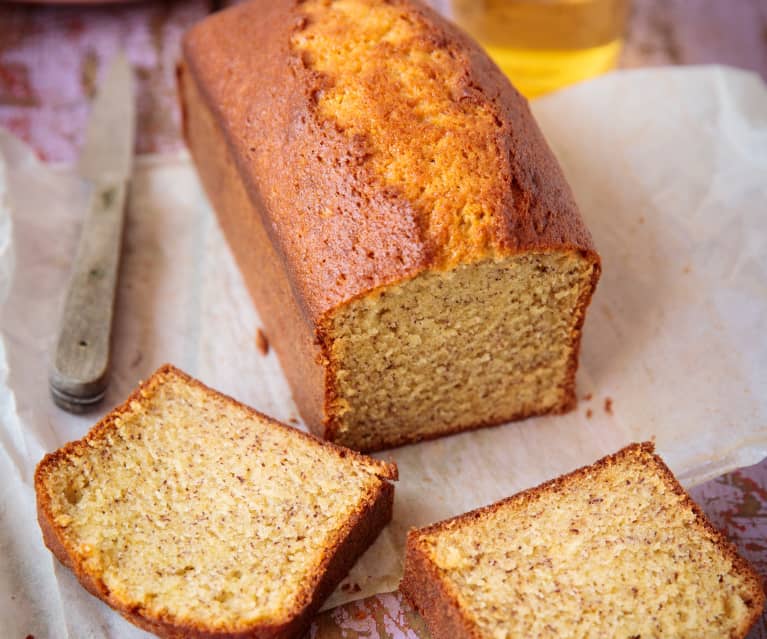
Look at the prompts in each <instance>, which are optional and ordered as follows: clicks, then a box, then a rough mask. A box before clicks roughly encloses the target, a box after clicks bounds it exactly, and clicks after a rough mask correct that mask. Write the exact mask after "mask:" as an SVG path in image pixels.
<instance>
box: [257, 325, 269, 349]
mask: <svg viewBox="0 0 767 639" xmlns="http://www.w3.org/2000/svg"><path fill="white" fill-rule="evenodd" d="M256 348H258V352H259V353H261V355H268V354H269V339H268V338H267V337H266V333H264V331H263V330H261V329H260V328H259V329H258V330H257V331H256Z"/></svg>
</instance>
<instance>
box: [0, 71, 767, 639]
mask: <svg viewBox="0 0 767 639" xmlns="http://www.w3.org/2000/svg"><path fill="white" fill-rule="evenodd" d="M533 110H534V112H535V114H536V116H537V117H538V119H539V121H540V123H541V127H542V128H543V130H544V132H545V134H546V135H547V137H548V139H549V140H550V142H551V145H552V147H553V148H554V150H555V152H556V153H557V155H558V156H559V157H560V159H561V161H562V164H563V165H564V168H565V171H566V173H567V175H568V178H569V179H570V181H571V183H572V185H573V188H574V190H575V194H576V198H577V200H578V202H579V204H580V206H581V209H582V211H583V214H584V216H585V217H586V220H587V222H588V225H589V227H590V228H591V230H592V232H593V234H594V239H595V242H596V245H597V248H598V249H599V251H600V253H601V254H602V258H603V267H604V274H603V276H602V280H601V282H600V284H599V288H598V290H597V293H596V296H595V298H594V300H593V303H592V306H591V309H590V312H589V314H588V316H587V320H586V327H585V334H584V339H583V349H582V358H581V368H580V371H579V373H578V394H579V396H580V397H581V398H584V397H589V396H590V397H591V399H588V400H587V399H581V402H580V403H579V406H578V409H577V410H576V411H575V412H573V413H570V414H569V415H565V416H559V417H547V418H537V419H530V420H527V421H524V422H519V423H515V424H511V425H507V426H503V427H499V428H493V429H485V430H482V431H477V432H475V433H469V434H463V435H457V436H453V437H448V438H444V439H441V440H437V441H433V442H428V443H422V444H417V445H413V446H408V447H405V448H400V449H397V450H394V451H390V452H387V453H383V454H382V456H383V457H390V458H393V459H395V460H396V461H397V463H398V464H399V467H400V476H401V479H400V481H399V483H398V485H397V492H396V506H395V516H394V521H393V522H392V524H391V525H390V526H389V528H388V529H387V530H386V531H385V532H384V533H383V534H382V535H381V537H380V538H379V540H378V542H377V543H376V544H375V546H374V547H373V548H372V549H371V550H370V551H369V552H368V553H367V554H366V555H365V556H364V557H363V558H362V559H361V560H360V561H359V562H358V564H357V566H356V567H355V569H354V570H353V572H352V574H351V575H350V576H349V578H348V579H347V581H348V582H352V583H355V584H358V585H359V586H360V587H361V591H359V592H356V593H355V594H354V595H351V597H355V598H356V597H361V596H365V595H368V594H372V593H374V592H381V591H385V590H392V589H394V588H396V586H397V582H398V578H399V575H400V572H401V561H402V554H403V542H404V539H405V533H406V530H407V529H408V528H409V527H411V526H418V525H423V524H426V523H429V522H433V521H436V520H439V519H442V518H445V517H448V516H451V515H455V514H457V513H460V512H463V511H465V510H468V509H471V508H474V507H477V506H480V505H483V504H487V503H489V502H492V501H494V500H496V499H499V498H501V497H505V496H508V495H510V494H512V493H514V492H516V491H518V490H520V489H523V488H527V487H530V486H532V485H535V484H537V483H539V482H541V481H544V480H546V479H549V478H551V477H553V476H555V475H558V474H560V473H562V472H565V471H569V470H572V469H573V468H575V467H577V466H579V465H583V464H587V463H590V462H592V461H594V460H595V459H597V458H598V457H600V456H601V455H603V454H606V453H609V452H612V451H614V450H616V449H618V448H619V447H621V446H622V445H624V444H626V443H628V442H631V441H636V440H645V439H649V438H652V437H654V438H655V439H656V442H657V445H658V449H659V451H660V452H661V454H662V455H663V456H664V457H665V459H666V460H667V461H668V463H669V464H670V466H671V468H672V469H673V470H674V471H675V472H676V473H677V474H678V475H679V476H680V477H681V479H682V480H683V482H684V483H685V484H687V485H688V486H689V485H692V484H695V483H697V482H700V481H703V480H705V479H709V478H711V477H714V476H716V475H718V474H720V473H723V472H725V471H729V470H732V469H734V468H736V467H739V466H743V465H748V464H751V463H755V462H757V461H759V460H761V459H762V458H764V457H765V456H767V337H765V330H766V329H767V218H766V216H767V91H766V90H765V86H764V85H763V84H762V82H761V81H760V80H759V79H758V78H757V77H756V76H754V75H750V74H747V73H743V72H736V71H733V70H725V69H722V68H700V69H685V70H679V69H666V70H652V71H650V70H642V71H631V72H620V73H615V74H612V75H609V76H606V77H603V78H601V79H598V80H596V81H593V82H590V83H587V84H583V85H581V86H577V87H575V88H572V89H569V90H565V91H562V92H561V93H559V94H556V95H552V96H550V97H547V98H544V99H541V100H539V101H537V102H535V103H534V104H533ZM0 151H1V152H2V154H3V156H4V158H5V160H4V170H3V177H2V178H0V193H2V194H3V195H2V197H3V207H2V213H1V214H0V292H1V293H3V294H5V295H6V296H7V298H6V300H5V302H4V304H3V307H2V311H1V314H0V330H1V331H2V342H1V343H0V420H1V424H2V428H0V478H1V480H2V481H0V494H1V495H2V499H3V501H2V504H0V558H2V559H0V562H2V563H0V636H3V637H24V636H26V635H27V634H32V635H34V636H35V637H50V638H52V639H54V638H59V637H71V638H73V639H84V638H90V637H93V638H96V637H98V638H101V637H110V638H116V637H120V638H128V639H131V638H133V637H141V636H146V635H145V634H144V633H142V632H141V631H139V630H137V629H135V628H133V627H132V626H131V625H130V624H128V623H127V622H125V621H123V620H122V619H121V618H120V617H119V616H118V615H116V614H115V613H113V612H112V611H111V610H109V609H108V608H107V607H106V606H104V605H103V604H101V603H100V602H99V601H97V600H96V599H95V598H93V597H91V596H90V595H88V594H87V593H86V592H85V591H84V590H82V589H81V588H80V587H79V586H78V585H77V583H76V581H75V579H74V577H72V575H71V574H70V573H69V572H68V571H67V570H65V569H63V568H61V567H60V566H59V565H58V564H57V563H56V562H54V561H53V560H52V559H51V556H50V554H49V553H48V552H47V551H46V550H45V549H44V547H43V545H42V543H41V539H40V533H39V530H38V528H37V525H36V523H35V520H34V498H33V493H32V489H31V483H30V482H31V478H32V473H33V470H34V466H35V464H36V463H37V462H38V461H39V459H40V458H41V457H42V455H43V454H44V452H45V451H49V450H52V449H54V448H56V447H58V446H59V445H61V444H62V443H64V442H65V441H67V440H70V439H73V438H79V437H81V436H83V435H84V434H85V432H86V431H87V430H88V428H89V427H90V426H91V425H92V424H93V423H94V422H95V421H96V420H97V418H98V417H99V416H100V415H101V414H103V413H104V412H105V411H107V410H108V409H110V408H111V407H113V406H115V405H116V404H117V403H119V402H120V401H121V400H123V399H124V398H125V397H126V396H127V394H128V393H129V391H130V390H131V389H132V388H133V387H134V385H135V384H136V383H137V382H138V381H139V379H141V378H145V377H146V376H147V375H149V374H150V373H151V372H152V371H153V370H154V369H155V368H156V367H158V366H159V365H160V364H162V363H163V362H166V361H169V362H173V363H175V364H176V365H178V366H180V367H181V368H183V369H185V370H187V371H189V372H190V373H192V374H194V375H196V376H198V377H200V378H201V379H202V380H203V381H204V382H206V383H208V384H210V385H211V386H213V387H215V388H218V389H220V390H222V391H224V392H226V393H228V394H230V395H233V396H234V397H236V398H238V399H240V400H241V401H243V402H245V403H247V404H250V405H252V406H254V407H256V408H257V409H259V410H261V411H264V412H266V413H268V414H270V415H273V416H275V417H277V418H278V419H281V420H285V421H287V420H290V419H291V418H293V419H296V418H298V413H297V411H296V408H295V406H294V404H293V402H292V400H291V398H290V394H289V391H288V388H287V386H286V384H285V381H284V378H283V375H282V372H281V370H280V367H279V364H278V362H277V360H276V358H275V357H274V355H273V354H269V355H268V356H267V357H263V356H261V355H260V354H259V353H258V351H257V349H256V346H255V335H256V330H257V328H258V327H259V320H258V315H257V314H256V312H255V310H254V308H253V306H252V305H251V302H250V300H249V298H248V296H247V294H246V292H245V289H244V287H243V283H242V280H241V277H240V275H239V273H238V271H237V269H236V267H235V265H234V262H233V260H232V257H231V255H230V253H229V251H228V249H227V247H226V245H225V243H224V241H223V239H222V236H221V234H220V232H219V229H218V227H217V225H216V222H215V219H214V217H213V215H212V213H211V210H210V208H209V206H208V204H207V203H206V200H205V197H204V195H203V193H202V191H201V189H200V186H199V183H198V182H197V179H196V176H195V172H194V169H193V167H192V166H191V164H190V162H189V160H188V158H187V157H186V156H185V155H179V156H175V157H164V158H151V159H143V160H142V161H140V162H139V163H138V166H137V169H136V175H135V179H134V181H133V185H132V190H131V200H130V211H129V216H128V227H127V236H126V242H125V254H124V260H123V265H122V276H121V282H120V290H119V299H118V309H117V325H116V329H115V339H114V378H113V383H112V386H111V387H110V391H109V394H108V396H107V398H106V400H105V402H104V404H103V406H102V407H101V409H100V410H99V411H98V412H97V413H94V414H92V415H88V416H84V417H73V416H70V415H67V414H66V413H64V412H62V411H60V410H59V409H57V408H56V407H55V406H54V405H53V403H52V402H51V400H50V399H49V396H48V390H47V379H46V378H47V364H48V360H49V356H50V352H51V348H52V342H53V338H54V331H55V328H56V324H57V319H58V313H59V308H60V304H61V301H62V295H63V291H64V287H65V285H66V282H67V279H68V274H67V270H68V266H69V263H70V259H71V257H72V255H73V254H74V248H75V243H76V239H77V236H78V232H79V224H80V220H81V218H82V214H83V210H84V209H83V201H84V197H85V195H86V190H85V188H84V186H83V185H82V184H81V183H80V182H79V181H78V180H77V179H76V178H75V177H74V176H73V173H72V171H71V170H64V169H52V168H50V167H46V166H44V165H42V164H40V163H38V162H37V161H36V160H35V159H33V156H32V154H31V153H30V151H29V150H28V149H27V148H26V147H24V146H23V145H22V144H21V143H19V142H17V141H16V140H14V139H12V138H11V137H10V136H9V135H7V134H2V135H0ZM11 222H12V225H13V230H12V233H11ZM14 257H15V268H14ZM350 590H356V589H354V588H352V589H350ZM348 598H350V595H349V594H346V593H343V592H341V591H339V592H337V593H336V595H335V596H334V597H333V598H332V600H331V603H339V602H341V601H342V600H344V599H348Z"/></svg>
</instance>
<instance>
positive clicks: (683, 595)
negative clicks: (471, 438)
mask: <svg viewBox="0 0 767 639" xmlns="http://www.w3.org/2000/svg"><path fill="white" fill-rule="evenodd" d="M400 588H401V590H402V592H403V593H404V594H405V596H406V597H407V598H408V599H409V600H410V602H411V603H412V604H413V605H414V606H415V607H416V609H418V611H419V612H420V613H421V614H422V615H423V616H424V617H425V619H426V622H427V625H428V627H429V630H430V632H431V635H432V637H433V639H464V638H466V639H469V638H471V639H506V638H509V639H510V638H512V637H514V638H516V637H525V638H526V639H534V638H545V637H551V638H555V637H556V638H560V637H574V638H575V637H583V638H585V637H611V638H615V639H651V638H658V639H661V638H662V639H708V638H710V639H714V638H716V639H722V638H723V637H729V638H742V637H745V636H746V633H747V632H748V629H749V628H750V627H751V625H752V624H753V623H754V622H755V621H756V620H757V618H758V617H759V614H760V613H761V611H762V608H763V606H764V593H763V590H762V586H761V583H760V579H759V577H758V576H757V574H756V573H755V572H754V570H753V569H752V568H751V566H750V565H749V564H748V563H747V562H746V561H745V560H744V559H743V558H741V557H740V556H739V555H738V554H737V553H736V551H735V548H734V547H733V546H732V545H731V544H730V543H729V542H728V541H727V539H726V538H725V537H724V535H722V534H721V533H720V532H718V531H717V530H716V529H715V528H714V527H713V526H712V525H711V524H710V523H709V522H708V520H707V519H706V517H705V515H704V514H703V512H702V511H701V510H700V508H698V506H697V505H696V504H695V503H694V502H693V501H692V500H691V499H690V497H689V496H688V495H687V494H686V493H685V491H684V489H683V488H682V487H681V486H680V485H679V483H678V482H677V480H676V479H675V478H674V476H673V475H672V474H671V471H669V469H668V468H667V467H666V466H665V464H664V463H663V461H662V460H661V459H660V458H659V457H658V456H657V455H655V454H654V453H653V444H650V443H645V444H634V445H632V446H629V447H627V448H624V449H623V450H621V451H619V452H618V453H616V454H614V455H611V456H609V457H605V458H604V459H602V460H600V461H598V462H597V463H595V464H594V465H593V466H587V467H585V468H581V469H580V470H576V471H575V472H573V473H571V474H569V475H565V476H563V477H560V478H558V479H555V480H553V481H550V482H548V483H545V484H543V485H541V486H539V487H537V488H533V489H531V490H527V491H525V492H522V493H519V494H517V495H515V496H513V497H510V498H508V499H506V500H503V501H500V502H498V503H496V504H493V505H491V506H488V507H486V508H481V509H479V510H476V511H473V512H470V513H467V514H465V515H461V516H460V517H456V518H455V519H451V520H448V521H444V522H441V523H438V524H435V525H433V526H430V527H428V528H423V529H420V530H412V531H411V532H410V534H409V535H408V540H407V557H406V561H405V576H404V578H403V580H402V584H401V585H400Z"/></svg>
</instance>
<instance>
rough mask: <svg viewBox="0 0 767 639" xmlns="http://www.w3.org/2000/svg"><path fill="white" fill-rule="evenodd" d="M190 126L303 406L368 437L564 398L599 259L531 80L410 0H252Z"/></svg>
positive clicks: (189, 42) (186, 88) (240, 13)
mask: <svg viewBox="0 0 767 639" xmlns="http://www.w3.org/2000/svg"><path fill="white" fill-rule="evenodd" d="M179 87H180V94H181V101H182V106H183V113H184V135H185V138H186V140H187V143H188V146H189V148H190V150H191V153H192V157H193V158H194V161H195V163H196V165H197V167H198V170H199V174H200V176H201V179H202V182H203V184H204V186H205V188H206V190H207V193H208V195H209V197H210V199H211V201H212V203H213V205H214V208H215V209H216V211H217V214H218V218H219V221H220V224H221V228H222V229H223V231H224V234H225V236H226V238H227V240H228V242H229V244H230V246H231V248H232V251H233V253H234V256H235V258H236V259H237V261H238V263H239V266H240V269H241V271H242V273H243V276H244V279H245V282H246V284H247V286H248V287H249V289H250V292H251V294H252V296H253V298H254V300H255V303H256V305H257V307H258V310H259V312H260V316H261V319H262V321H263V323H264V325H265V327H266V331H267V333H268V335H269V338H270V342H271V344H272V345H273V346H274V348H275V351H276V353H277V355H278V356H279V358H280V360H281V363H282V365H283V369H284V371H285V374H286V376H287V378H288V381H289V382H290V384H291V387H292V390H293V393H294V397H295V400H296V403H297V405H298V407H299V409H300V411H301V414H302V416H303V418H304V420H305V422H306V423H307V424H308V426H309V427H310V428H311V429H312V430H313V431H314V432H315V433H317V434H319V435H322V436H323V437H325V438H326V439H329V440H332V441H335V442H338V443H341V444H344V445H346V446H350V447H352V448H355V449H359V450H375V449H380V448H384V447H388V446H394V445H399V444H404V443H407V442H412V441H417V440H419V439H425V438H431V437H435V436H438V435H442V434H446V433H450V432H456V431H460V430H466V429H470V428H476V427H479V426H483V425H493V424H500V423H503V422H507V421H509V420H513V419H519V418H523V417H526V416H530V415H537V414H544V413H559V412H563V411H566V410H568V409H570V408H572V407H573V406H574V403H575V394H574V380H575V371H576V367H577V362H578V347H579V342H580V335H581V325H582V323H583V320H584V314H585V310H586V307H587V305H588V303H589V300H590V297H591V294H592V291H593V290H594V287H595V285H596V281H597V278H598V275H599V271H600V262H599V257H598V255H597V253H596V252H595V250H594V247H593V245H592V240H591V236H590V234H589V232H588V230H587V228H586V226H585V225H584V222H583V220H582V218H581V216H580V213H579V211H578V209H577V207H576V204H575V202H574V200H573V196H572V193H571V190H570V188H569V186H568V185H567V183H566V182H565V179H564V177H563V174H562V171H561V170H560V167H559V165H558V164H557V161H556V159H555V158H554V156H553V154H552V153H551V151H550V150H549V148H548V146H547V144H546V142H545V140H544V138H543V136H542V134H541V132H540V130H539V129H538V127H537V125H536V123H535V122H534V120H533V118H532V115H531V113H530V110H529V107H528V105H527V102H526V101H525V99H524V98H523V97H522V96H521V95H520V94H519V93H518V92H517V91H516V90H515V89H514V88H513V87H512V86H511V85H510V84H509V82H508V80H507V79H506V78H505V76H504V75H503V74H502V73H501V72H500V71H499V70H498V68H497V67H495V65H494V64H493V63H492V62H491V61H490V59H489V58H488V57H487V56H486V55H485V53H484V52H483V51H482V50H481V49H480V47H479V46H478V45H477V44H476V43H474V42H473V41H471V40H470V39H469V38H468V36H466V35H464V34H463V33H462V32H461V31H459V30H458V29H457V28H455V27H454V26H452V25H451V24H449V23H447V22H446V21H444V20H443V19H442V18H440V17H439V16H438V15H437V14H435V13H434V12H432V11H431V10H430V9H428V8H426V7H425V6H423V5H422V4H420V3H418V2H413V1H411V0H392V1H383V0H337V1H336V0H333V1H330V0H306V1H304V2H296V1H292V0H268V1H267V0H260V1H259V0H255V1H252V2H248V3H244V4H240V5H237V6H235V7H232V8H230V9H227V10H226V11H223V12H220V13H218V14H214V15H212V16H210V17H208V18H206V19H205V20H204V21H203V22H201V23H200V24H198V25H196V26H195V27H193V28H192V29H191V31H190V32H188V33H187V34H186V36H185V38H184V43H183V62H182V64H181V66H180V68H179Z"/></svg>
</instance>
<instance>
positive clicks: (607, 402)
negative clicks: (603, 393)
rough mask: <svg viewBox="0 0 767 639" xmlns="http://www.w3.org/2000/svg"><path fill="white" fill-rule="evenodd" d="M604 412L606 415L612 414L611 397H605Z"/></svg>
mask: <svg viewBox="0 0 767 639" xmlns="http://www.w3.org/2000/svg"><path fill="white" fill-rule="evenodd" d="M605 413H607V414H608V415H612V414H613V400H612V398H611V397H605Z"/></svg>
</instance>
